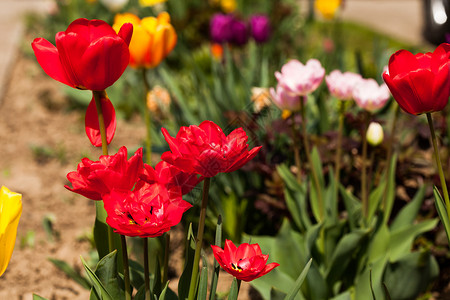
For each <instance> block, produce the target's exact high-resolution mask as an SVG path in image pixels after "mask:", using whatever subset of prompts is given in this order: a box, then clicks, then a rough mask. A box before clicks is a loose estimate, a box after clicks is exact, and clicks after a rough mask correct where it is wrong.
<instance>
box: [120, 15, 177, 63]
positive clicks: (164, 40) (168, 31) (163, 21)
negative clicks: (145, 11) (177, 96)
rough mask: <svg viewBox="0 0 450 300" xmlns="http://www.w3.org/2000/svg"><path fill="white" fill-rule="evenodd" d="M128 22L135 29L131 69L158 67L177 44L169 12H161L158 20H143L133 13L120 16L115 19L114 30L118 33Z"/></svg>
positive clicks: (132, 42)
mask: <svg viewBox="0 0 450 300" xmlns="http://www.w3.org/2000/svg"><path fill="white" fill-rule="evenodd" d="M127 22H129V23H131V24H133V27H134V33H133V37H132V38H131V43H130V66H131V67H134V68H139V67H144V68H154V67H156V66H158V65H159V64H160V63H161V61H162V60H163V59H164V58H166V57H167V55H169V53H170V52H171V51H172V50H173V48H174V47H175V45H176V43H177V34H176V32H175V29H174V28H173V26H172V25H171V24H170V16H169V14H168V13H167V12H161V13H160V14H159V15H158V17H157V18H155V17H146V18H143V19H142V20H141V19H139V17H137V16H136V15H133V14H131V13H124V14H118V15H116V17H115V18H114V25H113V28H114V29H115V30H116V31H118V30H119V29H120V28H121V26H122V24H124V23H127Z"/></svg>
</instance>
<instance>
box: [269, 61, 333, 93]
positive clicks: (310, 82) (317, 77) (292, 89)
mask: <svg viewBox="0 0 450 300" xmlns="http://www.w3.org/2000/svg"><path fill="white" fill-rule="evenodd" d="M324 76H325V69H324V68H323V67H322V65H321V64H320V62H319V61H318V60H317V59H310V60H308V61H307V62H306V64H305V65H304V64H302V63H301V62H299V61H298V60H296V59H293V60H290V61H289V62H287V63H286V64H284V65H283V67H282V68H281V72H278V71H277V72H275V77H276V78H277V80H278V84H279V85H281V86H282V87H283V88H284V89H285V91H286V92H288V93H290V94H292V95H297V96H305V95H308V94H310V93H312V92H314V91H315V90H316V89H317V88H318V87H319V85H320V83H321V82H322V79H323V77H324Z"/></svg>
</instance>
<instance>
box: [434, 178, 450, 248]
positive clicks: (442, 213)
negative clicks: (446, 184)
mask: <svg viewBox="0 0 450 300" xmlns="http://www.w3.org/2000/svg"><path fill="white" fill-rule="evenodd" d="M433 193H434V203H435V205H436V210H437V212H438V214H439V218H440V219H441V222H442V224H443V225H444V229H445V233H446V234H447V239H448V240H449V243H450V220H449V219H448V216H447V210H446V208H445V204H444V200H443V199H442V196H441V194H440V193H439V191H438V189H437V187H436V186H434V188H433Z"/></svg>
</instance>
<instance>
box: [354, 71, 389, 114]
mask: <svg viewBox="0 0 450 300" xmlns="http://www.w3.org/2000/svg"><path fill="white" fill-rule="evenodd" d="M390 95H391V94H390V93H389V89H388V87H387V86H386V85H385V84H384V83H383V84H381V85H379V84H378V83H377V82H376V81H375V79H372V78H369V79H361V80H360V81H359V82H358V84H357V85H356V86H355V88H354V90H353V98H354V99H355V101H356V103H357V104H358V106H359V107H360V108H362V109H365V110H367V111H369V112H374V111H376V110H377V109H380V108H382V107H384V106H385V105H386V102H387V101H388V100H389V97H390Z"/></svg>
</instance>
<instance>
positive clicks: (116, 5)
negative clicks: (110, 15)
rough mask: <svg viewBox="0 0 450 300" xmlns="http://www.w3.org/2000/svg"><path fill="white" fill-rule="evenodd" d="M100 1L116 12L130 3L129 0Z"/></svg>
mask: <svg viewBox="0 0 450 300" xmlns="http://www.w3.org/2000/svg"><path fill="white" fill-rule="evenodd" d="M100 2H101V3H102V4H103V5H104V6H106V7H107V8H108V9H109V10H110V11H113V12H114V11H119V10H121V9H122V8H123V7H124V6H125V5H126V4H127V3H128V0H100Z"/></svg>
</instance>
